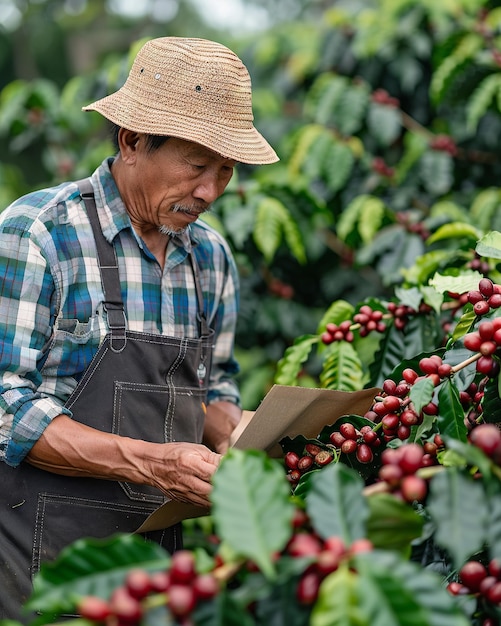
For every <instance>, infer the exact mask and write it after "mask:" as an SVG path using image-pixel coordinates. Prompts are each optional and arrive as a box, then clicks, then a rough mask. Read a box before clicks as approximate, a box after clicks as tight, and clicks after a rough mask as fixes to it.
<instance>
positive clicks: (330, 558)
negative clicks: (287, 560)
mask: <svg viewBox="0 0 501 626" xmlns="http://www.w3.org/2000/svg"><path fill="white" fill-rule="evenodd" d="M372 549H373V545H372V543H371V542H370V541H369V540H368V539H364V538H362V539H357V540H355V541H353V542H352V543H351V545H349V546H347V545H346V544H345V543H344V541H343V540H342V539H341V538H340V537H336V536H333V537H328V538H327V539H325V540H322V539H320V538H319V537H318V536H317V535H316V534H315V533H312V532H308V531H302V532H297V533H295V534H294V535H293V536H292V537H291V539H290V540H289V543H288V544H287V546H286V548H285V550H284V553H285V554H286V555H289V556H291V557H293V558H304V557H307V558H309V559H311V563H310V565H309V566H308V567H307V568H306V570H305V571H304V572H303V573H302V574H301V575H300V577H299V581H298V583H297V588H296V598H297V601H298V602H299V604H302V605H312V604H314V603H315V601H316V599H317V597H318V591H319V588H320V584H321V582H322V580H323V579H324V578H325V577H326V576H328V575H329V574H332V573H333V572H335V571H336V570H337V569H338V567H339V565H340V564H341V563H342V562H343V561H346V560H349V559H350V558H351V557H352V556H353V555H354V554H357V553H360V552H369V551H371V550H372Z"/></svg>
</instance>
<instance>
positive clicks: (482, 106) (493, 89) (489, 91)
mask: <svg viewBox="0 0 501 626" xmlns="http://www.w3.org/2000/svg"><path fill="white" fill-rule="evenodd" d="M500 93H501V74H499V73H495V74H490V75H489V76H487V77H486V78H484V80H483V81H482V82H481V83H480V84H479V85H478V86H477V87H476V89H475V90H474V91H473V94H472V96H471V98H470V100H469V102H468V104H467V106H466V126H467V128H468V130H469V131H471V132H474V131H475V130H476V128H477V126H478V123H479V121H480V119H481V118H482V116H483V115H485V113H486V112H487V111H488V109H489V107H490V106H491V104H492V103H493V102H495V100H496V98H499V97H500Z"/></svg>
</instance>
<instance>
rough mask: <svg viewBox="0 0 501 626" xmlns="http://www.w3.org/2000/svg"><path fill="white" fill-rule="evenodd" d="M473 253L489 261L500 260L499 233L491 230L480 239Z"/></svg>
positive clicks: (500, 241)
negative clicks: (489, 259)
mask: <svg viewBox="0 0 501 626" xmlns="http://www.w3.org/2000/svg"><path fill="white" fill-rule="evenodd" d="M475 252H476V253H477V254H478V255H480V256H485V257H487V258H491V259H501V233H500V232H498V231H495V230H493V231H492V232H490V233H487V234H486V235H484V236H483V237H482V239H481V240H480V241H479V242H478V244H477V247H476V248H475Z"/></svg>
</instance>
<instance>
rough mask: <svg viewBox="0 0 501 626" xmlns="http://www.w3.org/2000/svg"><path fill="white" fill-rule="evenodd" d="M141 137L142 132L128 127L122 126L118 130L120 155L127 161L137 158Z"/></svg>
mask: <svg viewBox="0 0 501 626" xmlns="http://www.w3.org/2000/svg"><path fill="white" fill-rule="evenodd" d="M140 139H141V134H140V133H136V132H135V131H133V130H127V129H126V128H120V129H119V131H118V147H119V149H120V155H121V157H122V160H123V161H125V162H131V160H135V158H136V153H137V147H138V144H139V141H140Z"/></svg>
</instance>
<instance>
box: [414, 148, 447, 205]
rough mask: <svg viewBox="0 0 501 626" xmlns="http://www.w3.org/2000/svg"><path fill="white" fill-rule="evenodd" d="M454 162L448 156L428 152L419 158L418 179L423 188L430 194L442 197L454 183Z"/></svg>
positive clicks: (431, 151)
mask: <svg viewBox="0 0 501 626" xmlns="http://www.w3.org/2000/svg"><path fill="white" fill-rule="evenodd" d="M453 172H454V162H453V159H452V157H451V155H450V154H448V153H446V152H439V151H437V150H430V151H428V152H425V154H423V156H422V158H421V170H420V178H421V182H422V183H423V185H424V188H425V189H426V190H427V191H428V192H429V193H431V194H434V195H438V196H441V195H444V194H446V193H447V192H449V191H450V189H451V187H452V184H453V182H454V175H453Z"/></svg>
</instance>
